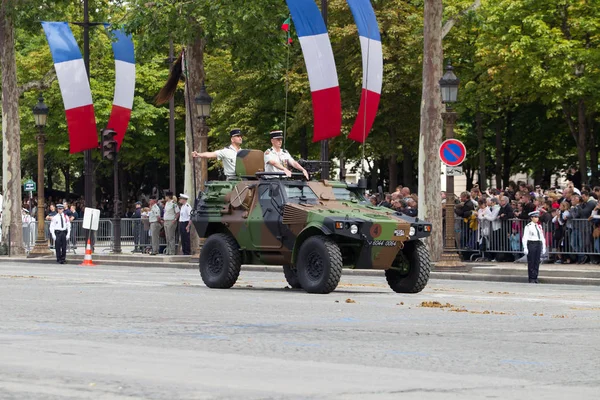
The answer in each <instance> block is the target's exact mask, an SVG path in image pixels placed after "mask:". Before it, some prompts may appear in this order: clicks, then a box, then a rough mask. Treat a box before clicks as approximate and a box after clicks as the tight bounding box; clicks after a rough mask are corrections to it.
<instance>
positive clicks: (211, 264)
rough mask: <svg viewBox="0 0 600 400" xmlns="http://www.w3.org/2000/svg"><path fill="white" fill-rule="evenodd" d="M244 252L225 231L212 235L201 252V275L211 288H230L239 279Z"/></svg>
mask: <svg viewBox="0 0 600 400" xmlns="http://www.w3.org/2000/svg"><path fill="white" fill-rule="evenodd" d="M241 267H242V254H241V253H240V249H239V246H238V244H237V242H236V240H235V239H234V238H233V237H231V236H230V235H227V234H224V233H215V234H213V235H210V236H209V237H208V238H207V239H206V241H205V242H204V246H202V251H201V252H200V276H201V277H202V281H204V284H205V285H206V286H208V287H209V288H214V289H229V288H230V287H232V286H233V285H234V284H235V282H236V281H237V278H238V276H239V275H240V269H241Z"/></svg>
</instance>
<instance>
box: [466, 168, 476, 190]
mask: <svg viewBox="0 0 600 400" xmlns="http://www.w3.org/2000/svg"><path fill="white" fill-rule="evenodd" d="M465 178H466V180H467V181H466V189H467V192H470V191H471V189H473V179H474V178H475V169H474V168H471V167H467V168H466V169H465Z"/></svg>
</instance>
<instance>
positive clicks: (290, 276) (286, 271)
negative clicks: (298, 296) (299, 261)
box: [283, 264, 302, 289]
mask: <svg viewBox="0 0 600 400" xmlns="http://www.w3.org/2000/svg"><path fill="white" fill-rule="evenodd" d="M283 275H285V280H286V281H287V283H288V285H290V287H291V288H292V289H302V285H300V281H299V280H298V272H297V271H296V268H294V267H292V266H291V265H289V264H286V265H284V266H283Z"/></svg>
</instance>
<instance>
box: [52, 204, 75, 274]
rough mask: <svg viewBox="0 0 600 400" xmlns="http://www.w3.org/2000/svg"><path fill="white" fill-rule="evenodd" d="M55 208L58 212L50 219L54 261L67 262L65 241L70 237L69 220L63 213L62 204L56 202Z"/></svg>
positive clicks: (63, 207)
mask: <svg viewBox="0 0 600 400" xmlns="http://www.w3.org/2000/svg"><path fill="white" fill-rule="evenodd" d="M56 210H57V211H58V213H57V214H56V215H55V216H53V217H52V220H51V221H50V234H51V235H52V239H54V247H55V248H56V262H57V263H59V264H65V263H66V262H67V260H66V257H67V241H68V240H69V238H70V237H71V221H70V220H69V217H67V216H66V215H65V213H64V211H65V206H64V205H62V204H60V203H59V204H57V205H56Z"/></svg>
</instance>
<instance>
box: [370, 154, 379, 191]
mask: <svg viewBox="0 0 600 400" xmlns="http://www.w3.org/2000/svg"><path fill="white" fill-rule="evenodd" d="M380 165H381V162H380V160H379V159H378V158H376V159H374V160H373V168H372V169H371V192H372V193H377V182H379V167H380Z"/></svg>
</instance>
